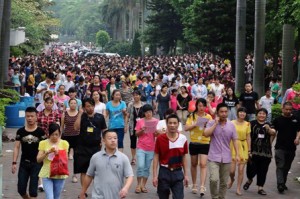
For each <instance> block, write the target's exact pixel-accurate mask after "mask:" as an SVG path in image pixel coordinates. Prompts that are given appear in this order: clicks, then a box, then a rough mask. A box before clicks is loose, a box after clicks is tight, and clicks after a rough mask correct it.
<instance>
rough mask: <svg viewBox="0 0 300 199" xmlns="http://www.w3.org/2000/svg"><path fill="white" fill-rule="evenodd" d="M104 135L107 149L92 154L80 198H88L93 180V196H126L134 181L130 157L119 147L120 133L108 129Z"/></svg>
mask: <svg viewBox="0 0 300 199" xmlns="http://www.w3.org/2000/svg"><path fill="white" fill-rule="evenodd" d="M102 137H103V139H102V141H103V143H104V145H105V149H104V150H101V151H99V152H97V153H96V154H95V155H93V156H92V158H91V162H90V165H89V167H88V170H87V173H86V176H85V178H84V180H83V185H82V188H81V192H80V197H79V198H80V199H85V198H86V191H87V189H88V188H89V186H90V185H91V183H92V181H93V180H94V183H93V189H92V198H125V197H126V196H127V194H128V190H129V188H130V186H131V184H132V182H133V171H132V168H131V165H130V162H129V159H128V157H127V156H126V155H125V154H123V153H121V152H120V151H119V150H118V148H117V146H118V134H117V133H116V132H115V131H111V130H106V131H104V132H103V133H102ZM124 179H126V181H125V182H124Z"/></svg>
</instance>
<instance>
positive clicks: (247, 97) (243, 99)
mask: <svg viewBox="0 0 300 199" xmlns="http://www.w3.org/2000/svg"><path fill="white" fill-rule="evenodd" d="M252 88H253V87H252V84H251V82H247V83H246V84H245V92H243V93H242V94H241V96H240V99H239V100H240V105H241V107H245V108H246V113H247V120H248V121H249V122H251V121H253V120H255V117H256V115H255V113H256V110H258V109H260V105H259V103H258V99H259V98H258V94H257V93H256V92H254V91H253V90H252Z"/></svg>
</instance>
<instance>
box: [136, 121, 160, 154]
mask: <svg viewBox="0 0 300 199" xmlns="http://www.w3.org/2000/svg"><path fill="white" fill-rule="evenodd" d="M158 121H159V120H158V119H156V118H152V119H151V120H146V122H149V123H150V122H151V123H154V125H153V127H154V128H153V129H151V132H147V127H146V129H145V133H144V134H142V135H140V136H139V137H138V142H137V148H138V149H142V150H144V151H154V148H155V131H156V125H157V123H158ZM155 124H156V125H155ZM143 127H145V119H144V118H142V119H140V120H138V121H137V123H136V126H135V130H136V131H140V130H141V129H142V128H143Z"/></svg>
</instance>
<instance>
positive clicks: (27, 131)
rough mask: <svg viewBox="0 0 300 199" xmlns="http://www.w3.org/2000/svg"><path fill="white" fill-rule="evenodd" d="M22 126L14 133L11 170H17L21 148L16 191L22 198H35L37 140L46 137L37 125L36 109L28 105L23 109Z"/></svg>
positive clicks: (38, 165) (36, 188) (38, 170)
mask: <svg viewBox="0 0 300 199" xmlns="http://www.w3.org/2000/svg"><path fill="white" fill-rule="evenodd" d="M25 121H26V124H25V126H24V127H22V128H20V129H19V130H18V131H17V134H16V141H15V146H14V153H13V161H12V168H11V171H12V173H13V174H15V173H16V172H17V160H18V157H19V153H20V149H21V152H22V153H21V159H20V163H19V171H18V185H17V186H18V193H19V194H20V196H21V197H22V198H23V199H30V198H37V195H38V194H37V190H38V180H39V177H38V174H39V172H40V169H41V167H42V165H41V164H39V163H37V161H36V156H37V154H38V146H39V142H40V141H42V140H44V139H45V138H46V136H45V132H44V131H43V129H41V128H40V127H38V126H37V123H36V121H37V111H36V109H35V108H34V107H28V108H26V110H25ZM28 182H29V193H27V190H26V189H27V184H28Z"/></svg>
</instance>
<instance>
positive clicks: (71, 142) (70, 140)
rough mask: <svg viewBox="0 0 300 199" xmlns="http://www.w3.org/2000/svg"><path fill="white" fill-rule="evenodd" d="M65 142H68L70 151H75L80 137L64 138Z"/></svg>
mask: <svg viewBox="0 0 300 199" xmlns="http://www.w3.org/2000/svg"><path fill="white" fill-rule="evenodd" d="M62 139H63V140H66V141H68V143H69V149H71V148H72V149H75V148H76V146H77V143H78V136H62Z"/></svg>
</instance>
